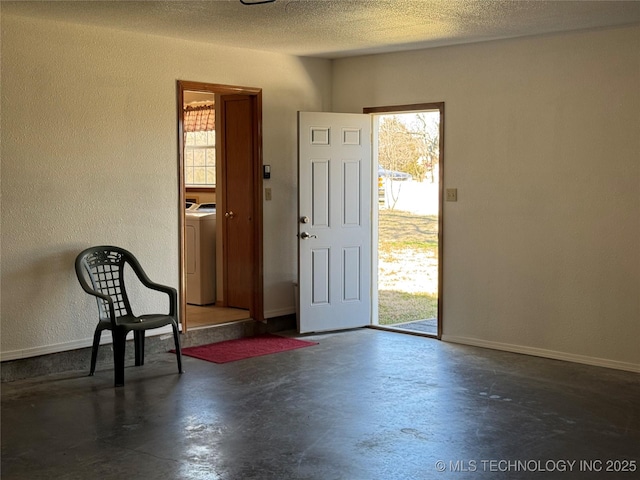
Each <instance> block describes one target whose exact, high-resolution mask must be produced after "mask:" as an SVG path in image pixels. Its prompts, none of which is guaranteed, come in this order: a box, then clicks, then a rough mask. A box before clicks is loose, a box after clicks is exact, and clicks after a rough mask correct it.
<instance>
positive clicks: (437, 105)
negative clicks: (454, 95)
mask: <svg viewBox="0 0 640 480" xmlns="http://www.w3.org/2000/svg"><path fill="white" fill-rule="evenodd" d="M425 110H438V112H440V125H439V135H440V138H439V139H438V142H439V145H438V148H439V156H438V162H439V166H438V181H439V182H440V185H439V186H438V190H439V192H438V196H439V200H438V204H439V205H438V306H437V314H438V333H437V338H438V339H441V338H442V323H443V318H442V305H443V301H442V286H443V283H442V280H443V273H442V272H443V265H442V260H443V258H444V254H443V251H444V229H443V226H444V220H443V204H444V102H433V103H414V104H409V105H392V106H386V107H366V108H363V109H362V112H363V113H369V114H378V115H381V114H388V115H392V114H394V113H398V114H403V113H411V112H420V111H425ZM376 250H377V249H376ZM403 332H404V333H411V332H410V331H404V330H403ZM427 336H432V335H427Z"/></svg>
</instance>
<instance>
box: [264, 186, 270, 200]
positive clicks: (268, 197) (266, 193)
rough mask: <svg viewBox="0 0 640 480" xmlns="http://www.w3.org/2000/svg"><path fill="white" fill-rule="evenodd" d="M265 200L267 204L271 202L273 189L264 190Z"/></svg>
mask: <svg viewBox="0 0 640 480" xmlns="http://www.w3.org/2000/svg"><path fill="white" fill-rule="evenodd" d="M264 199H265V200H266V201H267V202H268V201H270V200H271V189H270V188H269V187H267V188H265V189H264Z"/></svg>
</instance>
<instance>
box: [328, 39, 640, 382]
mask: <svg viewBox="0 0 640 480" xmlns="http://www.w3.org/2000/svg"><path fill="white" fill-rule="evenodd" d="M436 101H444V102H445V173H444V174H445V186H446V187H455V188H457V189H458V202H457V203H445V205H444V222H445V227H444V285H443V290H442V291H443V299H444V313H443V317H444V321H443V326H444V336H443V339H445V340H450V341H454V342H462V343H469V344H476V345H482V346H490V347H494V348H501V349H506V350H512V351H520V352H525V353H532V354H538V355H542V356H549V357H554V358H564V359H569V360H574V361H579V362H585V363H593V364H598V365H607V366H612V367H617V368H624V369H630V370H636V371H640V241H639V239H640V27H630V28H620V29H612V30H599V31H591V32H580V33H571V34H566V35H565V34H563V35H555V36H545V37H536V38H521V39H516V40H509V41H499V42H487V43H481V44H475V45H466V46H456V47H448V48H438V49H432V50H422V51H414V52H405V53H395V54H388V55H376V56H364V57H358V58H348V59H341V60H337V61H335V62H334V72H333V102H332V103H333V107H334V110H336V111H343V112H361V111H362V108H363V107H374V106H385V105H402V104H412V103H420V102H436Z"/></svg>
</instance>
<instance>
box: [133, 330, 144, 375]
mask: <svg viewBox="0 0 640 480" xmlns="http://www.w3.org/2000/svg"><path fill="white" fill-rule="evenodd" d="M133 343H134V345H135V356H136V367H139V366H141V365H144V330H135V331H134V332H133Z"/></svg>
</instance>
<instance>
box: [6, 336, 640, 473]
mask: <svg viewBox="0 0 640 480" xmlns="http://www.w3.org/2000/svg"><path fill="white" fill-rule="evenodd" d="M306 338H309V339H313V340H315V341H318V342H320V343H319V345H316V346H313V347H309V348H303V349H299V350H293V351H290V352H283V353H278V354H275V355H269V356H264V357H259V358H253V359H248V360H242V361H238V362H233V363H228V364H222V365H218V364H214V363H208V362H205V361H202V360H197V359H194V358H190V357H184V360H183V361H184V365H185V371H186V372H185V373H184V374H183V375H178V374H177V373H176V365H175V358H174V356H173V354H170V353H156V354H153V355H149V356H148V358H147V359H146V363H145V365H144V366H143V367H138V368H136V367H133V366H131V367H127V369H126V386H125V387H123V388H117V389H116V388H113V386H112V385H113V372H112V370H111V369H110V368H103V369H102V370H99V371H98V372H97V373H96V375H95V376H94V377H87V376H85V375H86V372H72V373H67V374H59V375H55V376H47V377H40V378H36V379H30V380H21V381H16V382H10V383H5V384H3V385H2V418H1V423H2V465H1V466H2V478H3V480H10V479H30V480H34V479H47V480H51V479H56V480H60V479H83V480H84V479H94V478H95V479H98V478H99V479H122V478H129V479H144V480H149V479H163V480H173V479H224V480H244V479H322V480H329V479H345V480H359V479H362V480H365V479H366V480H374V479H375V480H391V479H402V480H407V479H431V478H437V479H439V478H455V479H466V478H470V479H479V478H491V479H496V478H497V479H502V478H505V479H518V478H532V479H543V478H544V479H549V478H563V479H566V478H580V479H581V478H605V479H618V478H638V476H637V475H638V473H637V469H638V468H640V465H638V464H640V376H639V375H637V374H634V373H629V372H622V371H617V370H610V369H604V368H597V367H590V366H585V365H579V364H572V363H567V362H561V361H554V360H547V359H541V358H536V357H530V356H525V355H517V354H511V353H506V352H499V351H492V350H487V349H481V348H476V347H467V346H460V345H453V344H447V343H443V342H439V341H437V340H432V339H427V338H422V337H417V336H412V335H403V334H400V333H393V332H385V331H380V330H373V329H358V330H352V331H345V332H340V333H332V334H326V335H313V336H309V337H306ZM88 363H89V362H88V359H87V369H88ZM518 460H520V461H522V462H521V463H515V462H516V461H518ZM614 460H619V461H621V462H618V463H616V462H611V463H610V464H608V463H607V461H614ZM565 461H568V462H573V461H576V462H577V463H574V464H571V463H563V462H565ZM624 461H627V462H628V463H623V462H624ZM438 462H443V463H438ZM507 462H511V463H507ZM585 462H586V463H585ZM598 462H602V463H598ZM632 462H635V465H636V466H635V468H636V472H635V473H610V472H606V471H605V469H606V468H607V467H608V466H609V467H611V468H613V469H618V470H619V469H622V468H625V466H626V468H627V469H631V468H633V467H631V465H632V464H633V463H632ZM589 468H590V469H592V470H593V469H595V470H596V472H595V473H587V471H586V470H588V469H589ZM558 469H560V470H561V471H557V470H558ZM440 470H444V471H443V472H440ZM454 470H458V471H454ZM551 470H556V471H551ZM597 470H601V471H597Z"/></svg>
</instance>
